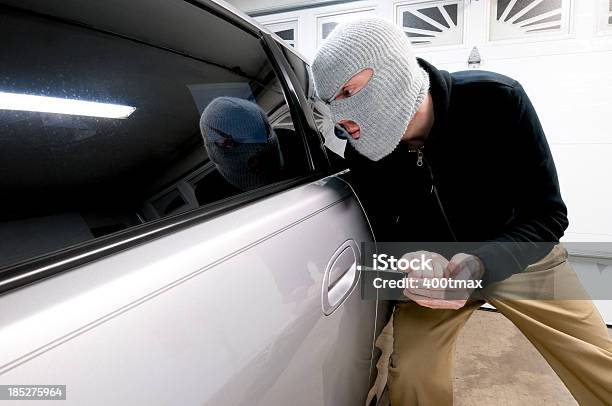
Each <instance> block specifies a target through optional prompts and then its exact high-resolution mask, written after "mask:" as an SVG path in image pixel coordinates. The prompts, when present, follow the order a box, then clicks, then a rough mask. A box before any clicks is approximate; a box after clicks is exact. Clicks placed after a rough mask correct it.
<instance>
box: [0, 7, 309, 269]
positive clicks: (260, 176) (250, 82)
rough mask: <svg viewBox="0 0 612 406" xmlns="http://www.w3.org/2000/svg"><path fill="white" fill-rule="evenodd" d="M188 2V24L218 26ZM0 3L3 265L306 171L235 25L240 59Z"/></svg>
mask: <svg viewBox="0 0 612 406" xmlns="http://www.w3.org/2000/svg"><path fill="white" fill-rule="evenodd" d="M192 11H193V12H198V13H201V14H202V18H203V19H204V20H201V21H200V23H201V26H200V27H198V29H203V28H202V27H206V26H207V24H206V19H208V20H211V24H210V26H211V27H212V26H213V25H214V26H215V27H216V29H218V28H219V21H220V20H219V19H218V18H217V17H215V16H212V15H209V14H207V13H206V12H205V11H203V10H200V9H197V8H195V7H194V9H193V10H192ZM2 13H3V24H2V25H1V26H0V32H1V35H2V38H3V52H2V56H0V58H2V70H3V72H2V75H1V76H0V101H1V103H0V165H1V169H2V170H1V176H0V182H1V183H0V187H1V190H2V196H3V199H2V210H1V213H0V216H1V217H0V241H1V242H2V244H0V247H1V248H0V267H1V266H3V265H7V264H10V263H14V262H17V261H19V260H22V259H26V258H29V257H33V256H36V255H40V254H44V253H48V252H50V251H54V250H57V249H60V248H64V247H67V246H70V245H73V244H76V243H79V242H83V241H88V240H91V239H94V238H97V237H101V236H104V235H108V234H111V233H114V232H117V231H120V230H124V229H127V228H129V227H132V226H136V225H139V224H142V223H146V222H149V221H152V220H156V219H159V218H163V217H165V216H168V215H173V214H177V213H181V212H185V211H188V210H192V209H195V208H198V207H200V206H202V205H205V204H209V203H212V202H215V201H218V200H220V199H224V198H227V197H229V196H232V195H236V194H239V193H242V192H243V191H246V190H252V189H254V188H257V187H261V186H264V185H267V184H269V183H272V182H277V181H280V180H283V179H287V178H291V177H296V176H299V175H303V174H305V173H306V171H307V165H306V159H305V154H304V146H303V144H302V143H301V137H298V136H297V134H296V131H295V128H294V126H293V122H292V119H291V115H290V111H289V108H288V106H287V104H286V102H285V99H284V96H283V93H282V90H281V86H280V83H279V82H278V79H277V77H276V76H275V74H274V72H273V70H272V67H271V65H270V63H269V61H268V60H267V58H266V55H265V53H264V51H263V49H262V48H261V45H260V43H259V40H258V39H257V38H255V37H252V36H251V35H249V34H247V33H246V32H243V31H241V30H240V29H238V28H236V27H234V26H232V25H230V24H226V26H227V30H228V31H231V35H228V36H227V37H226V38H228V41H237V43H238V44H239V46H240V48H241V49H242V48H245V47H248V50H249V51H248V52H245V53H244V54H243V56H244V58H243V60H240V58H241V56H240V55H235V54H232V55H231V56H228V55H226V54H221V53H215V52H204V51H203V52H202V55H205V57H204V56H198V57H195V56H193V55H191V54H190V55H189V56H187V55H184V54H181V53H179V52H177V51H169V50H168V49H187V45H185V46H181V44H180V43H179V44H173V46H171V47H169V46H165V47H164V49H161V48H159V47H156V46H153V45H152V44H145V43H143V42H142V41H133V40H130V39H127V38H125V37H120V36H115V35H111V34H107V33H104V32H101V31H95V30H91V29H87V28H83V27H80V26H76V25H71V24H68V23H62V22H58V21H57V20H52V19H48V18H45V17H43V16H40V15H35V14H31V13H29V12H26V11H20V10H18V9H15V8H4V7H3V8H2ZM213 19H214V20H215V21H212V20H213ZM213 23H214V24H213ZM200 44H201V47H206V41H202V42H201V43H200ZM190 46H193V44H190ZM215 49H217V50H219V51H218V52H224V53H231V52H233V46H232V44H229V43H227V44H224V46H223V47H221V48H219V47H217V48H215ZM217 56H218V58H217ZM228 60H231V61H232V62H231V65H227V61H228ZM232 106H237V107H232ZM206 111H207V112H208V113H211V114H208V115H207V114H205V112H206ZM212 113H214V114H212ZM249 115H250V116H251V118H249V117H250V116H249ZM258 115H259V116H258ZM252 117H255V118H256V119H252ZM201 120H202V123H203V124H205V125H207V126H208V127H207V130H206V131H205V132H203V131H202V130H201V129H200V123H201ZM209 127H210V128H209ZM208 128H209V129H208ZM226 135H227V136H228V137H226V138H229V141H228V140H223V137H225V136H226ZM205 141H207V142H208V141H210V142H209V143H208V144H205ZM260 141H261V142H260ZM232 143H233V144H232ZM230 146H231V148H230ZM230 150H231V151H234V152H236V151H238V152H239V154H237V155H240V157H236V154H234V157H230V155H228V154H223V153H222V152H225V153H226V152H228V151H230ZM246 150H249V151H251V152H253V153H252V154H251V155H249V154H248V153H246V152H244V151H246ZM247 155H248V156H247ZM243 156H246V161H245V162H238V161H240V159H242V158H241V157H243ZM236 162H238V163H239V164H238V163H236ZM228 165H229V166H228ZM232 165H233V166H232Z"/></svg>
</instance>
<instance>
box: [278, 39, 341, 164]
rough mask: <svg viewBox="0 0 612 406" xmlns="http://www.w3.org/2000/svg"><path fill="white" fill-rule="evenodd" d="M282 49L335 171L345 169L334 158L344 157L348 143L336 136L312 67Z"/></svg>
mask: <svg viewBox="0 0 612 406" xmlns="http://www.w3.org/2000/svg"><path fill="white" fill-rule="evenodd" d="M282 49H283V53H284V54H285V57H286V58H287V61H288V62H289V66H291V69H292V70H293V72H294V73H295V74H296V76H297V79H298V82H299V84H300V86H301V87H302V89H303V90H304V94H305V95H306V98H307V100H308V106H309V107H310V109H311V110H312V113H313V117H314V121H315V124H316V126H317V129H318V130H319V133H320V134H321V135H322V136H323V140H324V142H325V147H326V148H327V151H328V153H327V155H328V157H329V158H330V160H331V163H332V166H333V167H334V168H335V169H340V168H342V169H344V167H345V166H346V165H345V164H344V163H343V162H341V161H339V160H338V159H335V158H334V157H344V148H345V146H346V141H345V140H341V139H339V138H338V137H336V136H335V135H334V122H333V121H332V119H331V113H330V111H329V108H328V106H327V105H326V104H325V103H324V102H323V101H322V100H321V99H320V98H319V97H318V96H317V94H316V91H315V89H314V84H313V81H312V72H311V70H310V66H309V65H308V63H306V62H305V61H304V60H302V59H301V58H300V57H298V56H297V55H295V54H294V53H293V52H291V51H290V50H288V49H286V48H285V47H282ZM330 153H333V154H334V156H331V155H330Z"/></svg>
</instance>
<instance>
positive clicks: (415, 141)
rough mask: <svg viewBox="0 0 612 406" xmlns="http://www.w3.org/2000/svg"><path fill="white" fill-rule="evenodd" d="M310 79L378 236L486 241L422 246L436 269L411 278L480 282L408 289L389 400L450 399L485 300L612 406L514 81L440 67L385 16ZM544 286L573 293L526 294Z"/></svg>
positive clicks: (545, 159)
mask: <svg viewBox="0 0 612 406" xmlns="http://www.w3.org/2000/svg"><path fill="white" fill-rule="evenodd" d="M312 74H313V81H314V85H315V89H316V92H317V94H318V96H319V97H320V98H321V99H322V100H323V101H324V102H326V103H328V104H329V108H330V112H331V115H332V119H333V120H334V122H335V123H336V125H337V127H338V131H337V135H340V136H343V137H345V138H347V139H348V143H347V145H346V150H345V154H344V155H345V159H346V161H347V163H348V166H349V168H350V170H351V171H350V175H351V181H352V184H353V186H354V188H355V190H356V192H357V194H358V196H359V198H360V200H361V201H362V203H363V205H364V207H365V209H366V213H367V214H368V217H369V218H370V220H371V223H372V226H373V229H374V234H375V236H376V238H377V240H378V241H379V242H380V241H397V242H406V241H412V242H414V241H423V242H445V241H449V242H454V241H456V242H480V243H476V244H473V245H470V247H471V248H466V249H465V250H462V251H457V252H454V253H453V255H452V256H449V257H445V256H444V255H438V254H439V253H434V252H427V255H428V258H431V259H432V261H433V262H434V263H435V265H436V266H435V267H433V269H434V270H432V271H430V270H426V269H419V270H413V269H409V270H408V272H409V275H414V276H415V279H416V280H421V281H422V280H423V279H424V278H429V279H430V280H431V279H433V278H449V279H452V278H457V279H461V280H465V281H471V282H478V283H481V284H482V285H483V286H482V289H479V288H478V285H476V284H474V287H471V288H469V289H464V288H461V289H459V291H460V290H464V292H463V293H465V295H464V296H457V295H456V293H458V292H454V291H453V289H452V288H450V287H449V288H448V289H433V288H427V287H423V286H420V288H419V289H414V290H413V289H409V288H407V289H406V290H405V291H404V292H405V294H406V296H407V297H408V298H410V299H411V301H407V300H404V301H400V302H397V303H395V308H394V313H393V337H394V345H393V353H392V355H391V358H390V366H389V382H388V385H389V389H390V398H391V405H392V406H400V405H411V406H412V405H436V406H440V405H451V404H452V402H453V391H452V382H453V350H454V345H455V341H456V338H457V335H458V333H459V331H460V328H461V327H462V326H463V324H464V323H465V322H466V320H467V319H468V317H469V316H470V314H471V313H472V312H473V311H474V310H475V309H477V308H478V307H479V306H480V305H481V304H482V303H483V300H487V301H488V302H489V303H491V304H493V305H494V306H495V307H496V308H497V310H498V311H499V312H501V313H502V314H503V315H504V316H506V317H507V318H509V319H510V320H511V321H512V322H513V323H514V324H515V325H517V327H518V328H519V329H521V331H522V332H523V333H524V334H525V335H526V336H527V338H528V339H529V340H530V341H531V342H532V343H533V344H534V345H535V346H536V348H537V349H538V350H539V351H540V353H541V354H542V355H543V356H544V357H545V359H546V360H547V361H548V362H549V364H550V365H551V367H552V368H553V369H554V370H555V372H556V373H557V374H558V375H559V377H560V378H561V379H562V380H563V382H564V383H565V384H566V385H567V387H568V388H569V390H570V392H571V393H572V395H573V396H574V397H575V398H576V399H577V400H578V402H579V403H580V404H585V405H586V404H588V405H603V404H612V341H611V340H610V338H609V337H608V333H607V329H606V327H605V324H604V323H603V320H602V318H601V316H600V315H599V313H598V311H597V310H596V308H595V307H594V306H593V303H592V302H591V300H590V299H589V298H588V295H587V294H586V293H585V292H584V290H583V289H582V287H581V285H580V282H579V281H578V279H577V278H576V275H575V273H574V272H573V270H572V268H571V266H570V265H569V264H568V262H567V251H566V250H565V248H563V246H562V245H560V244H558V241H559V238H560V237H561V236H562V235H563V233H564V231H565V229H566V228H567V225H568V220H567V210H566V206H565V204H564V203H563V200H562V199H561V195H560V190H559V182H558V180H557V174H556V170H555V165H554V162H553V158H552V155H551V153H550V149H549V147H548V144H547V141H546V138H545V136H544V132H543V130H542V127H541V125H540V122H539V120H538V117H537V115H536V112H535V110H534V108H533V106H532V104H531V102H530V100H529V98H528V97H527V94H526V93H525V91H524V90H523V88H522V87H521V85H520V84H519V83H518V82H517V81H515V80H513V79H511V78H508V77H506V76H502V75H499V74H495V73H491V72H484V71H466V72H458V73H453V74H449V73H448V72H446V71H441V70H438V69H436V68H435V67H434V66H432V65H431V64H429V63H428V62H426V61H424V60H422V59H418V58H416V57H415V55H414V52H413V49H412V46H411V43H410V41H409V39H408V38H407V37H406V35H405V34H404V32H403V31H402V30H401V29H400V28H399V27H397V26H395V25H393V24H392V23H389V22H387V21H385V20H383V19H380V18H366V19H361V20H356V21H352V22H347V23H344V24H340V25H338V26H337V27H336V28H335V29H334V31H332V33H331V34H330V35H329V37H328V38H327V40H326V41H325V42H324V43H323V45H322V46H321V47H320V49H318V51H317V53H316V55H315V58H314V60H313V63H312ZM379 245H380V243H379ZM458 246H461V245H458ZM466 247H467V245H466ZM416 254H420V253H416V252H408V253H406V257H407V258H410V257H412V256H415V255H416ZM551 281H552V282H554V283H557V282H559V281H561V282H562V284H561V285H562V286H564V287H566V288H567V287H569V288H568V289H567V292H566V294H567V296H568V297H566V298H565V299H566V300H549V301H545V300H537V298H534V297H529V296H528V295H527V296H525V293H526V292H531V291H530V289H531V288H533V287H534V286H550V283H551ZM553 285H554V284H553ZM561 285H554V286H555V289H556V288H557V287H559V286H561ZM464 286H466V285H464ZM555 292H556V291H555ZM449 293H452V294H449ZM517 298H518V299H530V300H517ZM555 299H557V297H556V296H555ZM576 299H580V300H576Z"/></svg>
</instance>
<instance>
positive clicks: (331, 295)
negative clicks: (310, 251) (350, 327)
mask: <svg viewBox="0 0 612 406" xmlns="http://www.w3.org/2000/svg"><path fill="white" fill-rule="evenodd" d="M358 262H359V248H358V247H357V244H356V243H355V241H354V240H347V241H345V242H344V243H342V245H340V247H338V249H337V250H336V251H335V252H334V254H333V255H332V257H331V259H330V260H329V262H328V263H327V268H326V269H325V273H324V275H323V289H322V304H323V313H324V314H326V315H330V314H332V313H333V312H334V311H335V310H336V309H337V308H338V307H340V305H342V303H343V302H344V300H346V298H347V297H349V296H350V295H351V293H352V292H353V290H354V288H355V286H356V285H357V283H358V282H359V268H358Z"/></svg>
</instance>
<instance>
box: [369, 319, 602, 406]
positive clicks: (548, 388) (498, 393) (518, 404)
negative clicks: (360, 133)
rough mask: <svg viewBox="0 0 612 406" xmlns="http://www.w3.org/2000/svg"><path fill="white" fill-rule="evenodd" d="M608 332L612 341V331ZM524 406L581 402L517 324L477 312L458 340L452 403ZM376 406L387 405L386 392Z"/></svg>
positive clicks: (385, 345) (386, 346)
mask: <svg viewBox="0 0 612 406" xmlns="http://www.w3.org/2000/svg"><path fill="white" fill-rule="evenodd" d="M609 331H610V336H611V337H612V329H610V330H609ZM389 333H390V334H392V332H391V330H389ZM381 336H382V335H381ZM379 338H380V337H379ZM377 346H378V347H379V348H380V349H381V350H383V351H385V352H388V353H389V354H390V352H391V351H392V348H393V340H392V339H390V340H383V339H381V340H380V341H378V340H377ZM385 382H386V377H385ZM382 385H383V386H384V384H382ZM526 404H537V405H538V406H549V405H551V406H552V405H554V406H567V405H577V404H578V403H576V401H575V400H574V398H573V397H572V395H571V394H570V393H569V391H568V390H567V389H566V388H565V386H564V385H563V383H562V382H561V380H560V379H559V377H558V376H557V375H556V374H555V372H554V371H553V370H552V369H551V368H550V366H548V364H547V363H546V361H545V360H544V358H543V357H542V356H541V355H540V353H538V351H537V350H536V349H535V348H534V347H533V346H532V345H531V343H530V342H529V341H528V340H527V339H526V338H525V337H524V336H523V334H522V333H521V332H520V331H519V330H518V329H517V328H516V327H515V326H514V324H512V323H511V322H510V321H509V320H507V319H506V318H505V317H504V316H502V315H501V314H500V313H497V312H491V311H485V310H477V311H476V312H474V314H473V315H472V316H471V317H470V318H469V320H468V322H467V323H466V325H465V327H464V328H463V329H462V331H461V333H460V335H459V338H458V340H457V351H456V353H455V383H454V405H455V406H523V405H526ZM378 405H379V406H389V399H388V393H387V391H385V393H384V394H383V396H382V399H381V400H380V401H379V403H378Z"/></svg>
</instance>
